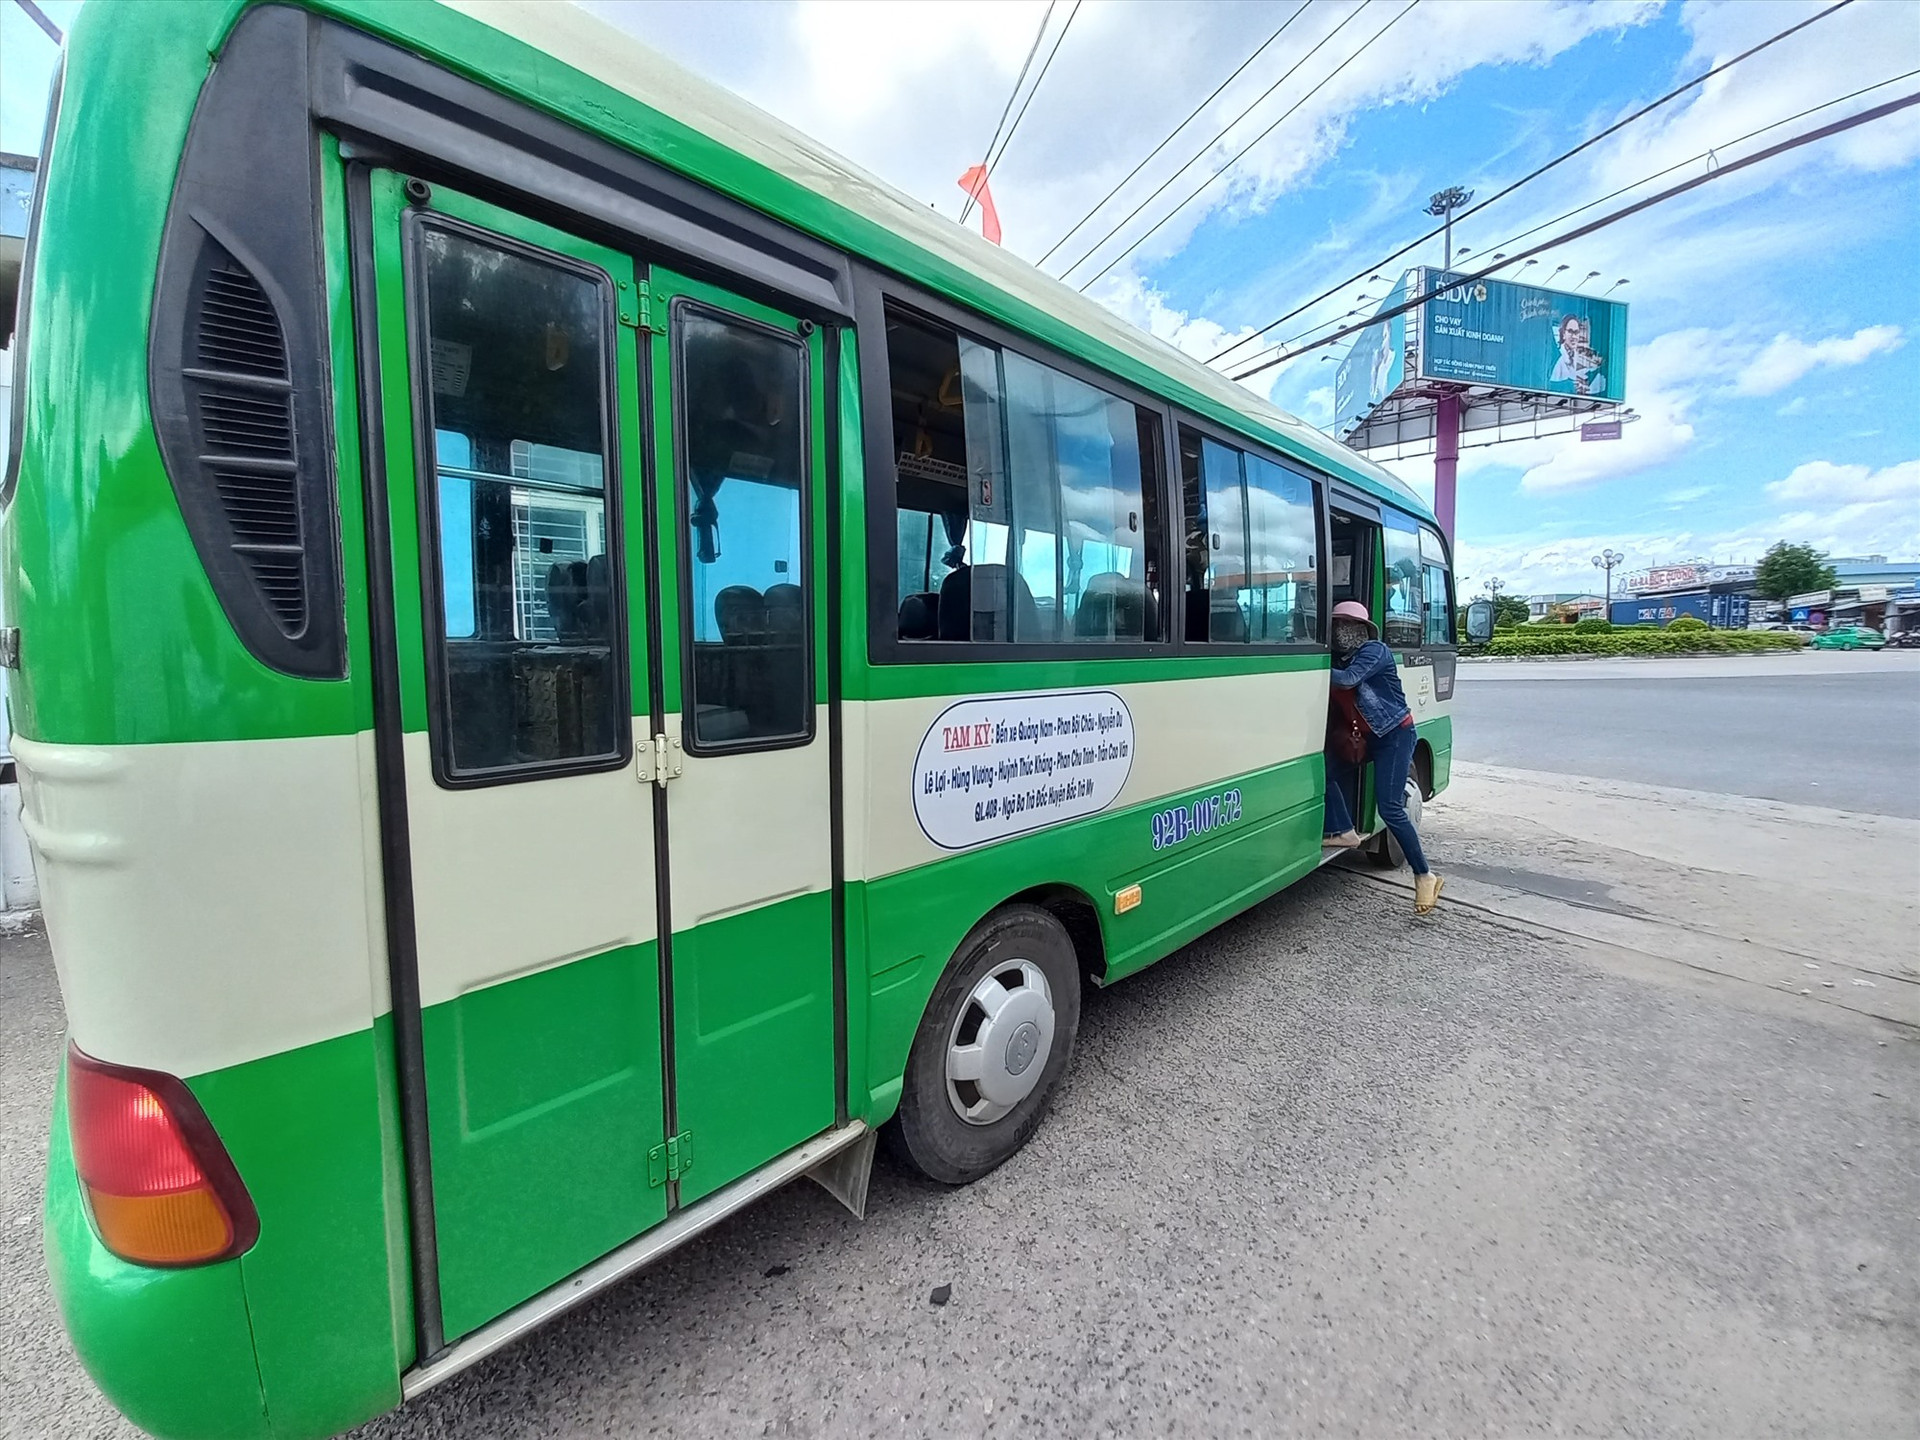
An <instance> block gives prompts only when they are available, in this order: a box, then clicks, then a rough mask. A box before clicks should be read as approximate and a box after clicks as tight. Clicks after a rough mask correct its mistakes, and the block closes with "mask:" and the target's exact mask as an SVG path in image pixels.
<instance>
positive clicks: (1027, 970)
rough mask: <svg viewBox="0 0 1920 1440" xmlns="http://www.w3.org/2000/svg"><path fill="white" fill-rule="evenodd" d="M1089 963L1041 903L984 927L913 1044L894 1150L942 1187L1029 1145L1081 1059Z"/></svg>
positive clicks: (936, 996) (943, 984) (893, 1129)
mask: <svg viewBox="0 0 1920 1440" xmlns="http://www.w3.org/2000/svg"><path fill="white" fill-rule="evenodd" d="M1079 1028H1080V962H1079V958H1078V957H1077V956H1076V955H1075V954H1074V949H1073V942H1072V941H1071V940H1069V939H1068V938H1067V932H1066V930H1065V929H1063V928H1062V927H1061V924H1060V922H1059V921H1058V920H1056V919H1055V918H1054V917H1053V916H1052V915H1051V914H1049V913H1048V912H1047V911H1045V910H1042V909H1040V908H1039V907H1038V906H1035V905H1010V906H1008V907H1006V908H1005V909H1003V910H998V911H995V912H994V913H993V914H992V915H990V916H988V917H987V919H986V920H984V921H982V922H981V923H980V924H979V925H978V926H977V927H975V929H974V931H973V933H972V934H971V935H969V936H968V937H967V940H966V942H965V943H964V944H963V945H962V946H961V947H960V953H959V954H958V955H957V956H955V957H954V960H953V963H952V964H951V965H949V966H948V967H947V973H946V974H945V975H943V976H941V978H940V983H939V985H938V986H936V987H935V988H934V992H933V999H932V1000H931V1001H930V1002H929V1003H928V1005H927V1013H926V1015H925V1016H923V1017H922V1018H921V1021H920V1029H919V1031H918V1032H917V1033H916V1034H915V1035H914V1037H913V1050H912V1052H911V1054H910V1055H909V1056H908V1059H907V1073H906V1079H905V1083H904V1085H903V1087H902V1089H901V1094H900V1111H899V1114H898V1115H896V1116H895V1117H894V1122H893V1124H892V1125H890V1126H889V1127H888V1139H889V1141H890V1144H891V1148H892V1149H893V1150H894V1151H895V1153H897V1154H899V1155H900V1156H901V1157H902V1158H903V1159H905V1160H906V1161H907V1162H908V1163H910V1164H911V1165H912V1166H913V1167H914V1168H915V1169H917V1170H919V1171H920V1172H921V1173H922V1174H923V1175H925V1176H926V1177H927V1178H928V1179H930V1180H938V1181H940V1182H941V1183H942V1184H945V1185H965V1184H968V1183H970V1182H971V1181H974V1180H978V1179H979V1178H980V1177H981V1176H982V1175H985V1174H986V1173H987V1172H988V1171H990V1170H992V1169H993V1168H994V1167H995V1166H997V1165H999V1164H1000V1163H1001V1162H1002V1161H1004V1160H1006V1159H1007V1158H1008V1157H1010V1156H1011V1155H1012V1154H1013V1153H1014V1151H1016V1150H1018V1149H1019V1148H1020V1147H1021V1146H1022V1145H1024V1144H1026V1143H1027V1139H1028V1137H1029V1136H1031V1135H1032V1134H1033V1132H1034V1130H1035V1129H1036V1128H1038V1126H1039V1124H1040V1118H1041V1116H1042V1115H1044V1114H1045V1113H1046V1109H1047V1104H1048V1102H1049V1101H1050V1100H1051V1099H1052V1098H1053V1092H1054V1089H1055V1087H1056V1086H1058V1084H1059V1083H1060V1077H1061V1075H1062V1074H1064V1073H1065V1071H1066V1068H1067V1065H1068V1062H1069V1061H1071V1060H1072V1058H1073V1041H1074V1036H1075V1035H1076V1034H1077V1033H1078V1031H1079Z"/></svg>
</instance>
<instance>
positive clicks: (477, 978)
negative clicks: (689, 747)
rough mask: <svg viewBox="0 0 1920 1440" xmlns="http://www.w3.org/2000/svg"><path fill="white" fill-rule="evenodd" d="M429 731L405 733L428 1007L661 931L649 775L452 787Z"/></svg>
mask: <svg viewBox="0 0 1920 1440" xmlns="http://www.w3.org/2000/svg"><path fill="white" fill-rule="evenodd" d="M643 738H644V737H643V736H642V735H641V734H639V733H638V725H636V734H635V743H636V744H638V743H640V742H641V741H642V739H643ZM430 743H431V742H430V741H429V740H428V738H427V736H426V735H425V734H424V733H422V732H417V731H416V732H414V733H412V734H409V735H407V736H405V737H404V738H403V741H402V746H403V749H404V751H405V753H406V765H407V823H408V826H409V828H410V830H411V837H410V838H411V846H412V851H413V908H414V928H415V932H416V934H417V937H418V940H417V946H418V951H419V956H420V1003H421V1005H422V1006H430V1005H437V1004H440V1003H441V1002H443V1001H446V1000H452V999H454V998H456V997H458V996H460V995H465V994H467V993H469V992H471V991H474V990H478V989H482V988H484V987H486V986H490V985H496V984H500V983H503V982H505V981H508V980H515V979H519V978H521V977H523V976H526V975H529V974H533V973H536V972H538V971H541V970H548V969H552V968H554V967H556V966H559V965H563V964H565V963H567V962H568V961H569V960H574V959H579V958H582V957H584V956H587V955H593V954H599V953H601V952H602V951H605V950H610V949H613V948H614V947H616V946H619V945H636V944H640V943H642V942H644V941H648V940H651V939H653V938H654V935H655V934H656V933H657V929H658V924H657V912H656V908H655V903H654V894H655V887H654V870H653V787H652V786H651V785H648V784H642V783H641V782H640V780H639V778H638V777H637V775H636V773H635V768H634V766H633V765H632V764H628V765H625V766H623V767H622V768H620V769H618V770H603V771H600V772H598V773H595V774H591V775H565V776H554V777H550V778H547V779H527V780H521V781H515V782H512V783H509V784H504V785H488V786H484V787H481V788H477V789H465V790H448V789H445V788H443V787H442V786H440V785H437V784H435V783H434V779H433V770H432V752H431V750H430V748H429V747H430ZM675 783H678V782H675Z"/></svg>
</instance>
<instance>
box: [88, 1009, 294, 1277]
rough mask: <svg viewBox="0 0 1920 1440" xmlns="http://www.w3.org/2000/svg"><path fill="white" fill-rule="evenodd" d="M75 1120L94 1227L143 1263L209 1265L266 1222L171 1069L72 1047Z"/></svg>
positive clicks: (119, 1251)
mask: <svg viewBox="0 0 1920 1440" xmlns="http://www.w3.org/2000/svg"><path fill="white" fill-rule="evenodd" d="M67 1123H68V1128H69V1129H70V1130H71V1132H72V1135H73V1161H74V1168H75V1169H76V1170H77V1171H79V1173H80V1184H81V1187H82V1188H83V1189H84V1190H85V1191H86V1195H87V1204H88V1207H89V1208H90V1209H91V1210H92V1211H93V1223H94V1228H95V1229H96V1230H98V1231H99V1232H100V1239H101V1240H102V1242H104V1243H105V1245H106V1247H107V1248H108V1249H109V1250H111V1251H113V1253H114V1254H116V1255H118V1256H120V1257H121V1258H122V1259H125V1260H132V1261H135V1262H137V1263H138V1264H141V1265H167V1266H178V1265H204V1264H207V1263H208V1262H209V1261H213V1260H225V1259H228V1258H229V1257H231V1256H234V1255H238V1254H240V1253H241V1252H242V1251H244V1250H246V1249H247V1248H248V1247H249V1246H251V1245H252V1244H253V1242H254V1241H255V1240H256V1239H257V1238H258V1237H259V1234H260V1218H259V1216H258V1214H257V1213H256V1212H255V1211H254V1208H253V1201H252V1199H251V1198H250V1197H249V1196H248V1195H247V1190H246V1186H244V1185H243V1184H241V1182H240V1174H239V1172H238V1171H237V1170H235V1169H234V1168H233V1161H232V1159H231V1158H230V1157H229V1156H228V1154H227V1150H226V1147H225V1146H224V1145H222V1144H221V1143H220V1137H219V1136H218V1135H216V1134H215V1133H214V1130H213V1126H212V1125H211V1124H210V1123H208V1120H207V1117H206V1112H204V1111H203V1110H201V1108H200V1104H199V1102H198V1101H197V1100H195V1099H194V1098H193V1094H192V1092H191V1091H189V1090H188V1089H187V1087H186V1086H185V1085H183V1084H181V1083H180V1081H178V1080H176V1079H175V1078H174V1077H173V1076H171V1075H163V1074H161V1073H160V1072H159V1071H157V1070H136V1069H133V1068H131V1067H130V1066H125V1065H109V1064H107V1063H105V1062H104V1061H101V1060H96V1059H94V1058H93V1057H92V1056H91V1055H88V1054H86V1053H84V1052H83V1051H81V1050H80V1049H79V1047H77V1046H73V1045H69V1046H68V1047H67Z"/></svg>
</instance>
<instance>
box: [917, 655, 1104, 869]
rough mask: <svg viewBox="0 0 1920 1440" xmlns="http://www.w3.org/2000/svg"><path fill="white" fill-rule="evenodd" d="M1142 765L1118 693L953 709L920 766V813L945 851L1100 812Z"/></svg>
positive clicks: (986, 701)
mask: <svg viewBox="0 0 1920 1440" xmlns="http://www.w3.org/2000/svg"><path fill="white" fill-rule="evenodd" d="M1132 769H1133V716H1132V714H1131V713H1129V711H1128V710H1127V705H1126V702H1125V701H1124V700H1122V699H1121V698H1120V697H1119V696H1118V695H1116V694H1114V693H1113V692H1112V691H1111V690H1070V691H1058V692H1054V693H1051V694H1045V695H991V696H982V697H979V698H976V699H972V700H962V701H960V702H959V703H958V704H955V705H950V706H948V707H947V708H946V709H945V710H944V711H942V712H941V715H940V718H939V719H937V720H935V721H934V722H933V726H932V728H931V729H929V730H928V731H927V733H926V736H925V738H924V739H922V740H921V742H920V750H919V753H918V754H917V755H916V756H915V757H914V762H913V813H914V816H915V817H916V818H917V819H918V820H919V822H920V828H921V830H922V831H923V832H925V834H926V837H927V838H928V839H929V840H931V841H933V843H934V844H936V845H938V846H939V847H940V848H941V849H943V850H965V849H968V848H970V847H972V846H974V845H984V844H985V843H987V842H988V841H990V840H1000V839H1004V838H1006V837H1007V836H1010V835H1024V834H1026V833H1028V832H1029V831H1033V830H1039V829H1042V828H1043V827H1045V826H1048V825H1055V824H1058V823H1059V822H1060V821H1062V820H1075V819H1079V818H1080V817H1082V816H1086V815H1095V814H1098V813H1099V812H1100V811H1102V810H1104V809H1106V808H1107V807H1108V806H1109V805H1111V804H1113V802H1114V801H1115V800H1116V799H1117V798H1119V795H1120V789H1121V787H1122V786H1124V785H1125V784H1126V783H1127V776H1128V774H1129V773H1130V772H1131V771H1132Z"/></svg>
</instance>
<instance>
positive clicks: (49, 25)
mask: <svg viewBox="0 0 1920 1440" xmlns="http://www.w3.org/2000/svg"><path fill="white" fill-rule="evenodd" d="M14 3H15V4H17V5H18V6H19V7H20V8H21V9H22V10H24V11H25V12H26V16H27V18H28V19H29V20H31V21H33V23H34V24H36V25H38V26H39V27H40V28H41V29H42V30H43V31H45V32H46V36H47V38H48V39H49V40H51V41H53V43H54V44H56V45H58V44H59V43H60V27H59V26H58V25H56V24H54V23H53V21H51V20H49V19H48V18H47V12H46V11H44V10H42V9H41V8H40V7H39V6H38V5H36V4H34V3H33V0H14Z"/></svg>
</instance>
